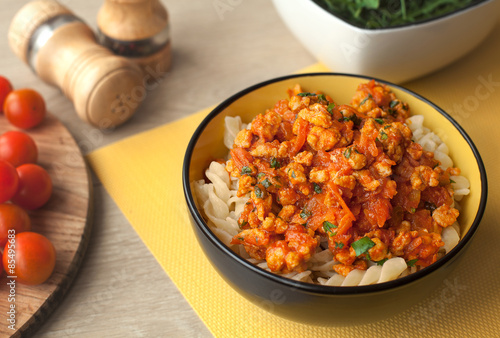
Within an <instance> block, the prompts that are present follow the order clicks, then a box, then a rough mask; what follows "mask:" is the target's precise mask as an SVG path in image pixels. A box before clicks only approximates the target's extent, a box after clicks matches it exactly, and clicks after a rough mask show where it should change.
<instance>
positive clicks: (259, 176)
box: [257, 173, 266, 179]
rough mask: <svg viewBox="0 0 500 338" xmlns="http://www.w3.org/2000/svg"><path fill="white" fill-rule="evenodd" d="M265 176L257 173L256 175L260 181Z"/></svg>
mask: <svg viewBox="0 0 500 338" xmlns="http://www.w3.org/2000/svg"><path fill="white" fill-rule="evenodd" d="M264 176H266V174H264V173H258V174H257V178H259V179H261V178H262V177H264Z"/></svg>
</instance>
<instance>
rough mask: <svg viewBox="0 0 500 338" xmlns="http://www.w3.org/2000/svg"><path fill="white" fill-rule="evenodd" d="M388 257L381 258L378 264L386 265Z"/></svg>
mask: <svg viewBox="0 0 500 338" xmlns="http://www.w3.org/2000/svg"><path fill="white" fill-rule="evenodd" d="M387 260H388V258H384V259H381V260H379V261H376V262H375V263H377V265H384V263H385V262H387Z"/></svg>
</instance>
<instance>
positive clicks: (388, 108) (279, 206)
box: [227, 80, 459, 276]
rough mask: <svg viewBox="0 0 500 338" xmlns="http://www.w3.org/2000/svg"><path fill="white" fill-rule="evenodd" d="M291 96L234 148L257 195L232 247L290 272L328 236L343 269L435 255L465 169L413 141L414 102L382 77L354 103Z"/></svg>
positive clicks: (454, 213) (243, 182) (296, 91)
mask: <svg viewBox="0 0 500 338" xmlns="http://www.w3.org/2000/svg"><path fill="white" fill-rule="evenodd" d="M288 94H289V99H288V100H280V101H279V102H277V103H276V105H275V106H274V107H273V108H272V109H269V110H268V111H266V112H265V113H263V114H260V115H258V116H257V117H256V118H255V119H254V120H253V121H252V123H251V128H250V129H244V130H242V131H240V133H239V134H238V135H237V137H236V139H235V142H234V146H233V149H231V152H230V154H231V159H230V160H229V161H228V163H227V168H228V171H229V172H230V174H231V175H232V176H234V177H238V178H239V189H238V195H239V196H243V195H245V194H250V199H249V200H248V202H247V204H246V206H245V208H244V211H243V212H242V214H241V216H240V218H239V221H238V224H239V225H240V228H241V232H240V233H239V234H238V235H236V236H235V237H234V238H233V240H232V244H241V245H243V246H244V247H245V249H246V251H247V252H248V254H249V255H250V256H251V257H253V258H256V259H265V260H266V261H267V264H268V267H269V268H270V269H271V270H272V271H274V272H283V273H287V272H291V271H299V272H300V271H303V270H305V269H307V262H308V260H309V259H310V258H311V256H312V255H313V254H314V253H315V252H316V250H317V248H318V246H319V245H320V243H322V242H323V243H328V247H329V249H330V250H331V251H332V253H333V256H334V260H335V261H337V262H338V264H336V265H334V270H335V271H336V272H338V273H339V274H341V275H343V276H346V275H347V274H348V273H349V272H351V271H352V270H353V269H362V270H364V269H366V268H367V267H368V265H367V262H368V261H369V260H371V261H375V262H383V261H385V260H386V259H389V258H392V257H403V258H404V259H405V260H406V261H408V262H409V261H411V262H412V264H415V265H416V266H418V267H425V266H428V265H430V264H432V263H433V262H435V261H436V259H437V253H438V250H439V248H440V247H441V246H443V242H442V241H441V231H442V229H443V228H444V227H448V226H450V225H451V224H453V223H454V222H455V221H456V218H457V217H458V210H457V209H455V208H453V207H452V206H451V205H452V202H453V198H452V196H453V191H452V189H451V183H450V178H449V176H450V173H452V174H457V173H458V172H459V171H458V169H456V168H450V169H448V170H442V169H441V168H440V167H439V166H438V165H439V162H438V161H437V160H435V159H434V158H433V154H432V153H431V152H426V151H424V150H423V149H422V147H421V146H420V145H418V144H417V143H414V142H413V141H412V133H411V130H410V129H409V128H408V126H407V125H406V124H405V120H406V119H407V118H408V117H409V115H410V108H409V106H408V104H406V103H405V102H402V101H400V100H398V99H397V98H396V96H395V94H394V93H393V92H392V91H391V90H390V89H389V88H388V87H387V86H385V85H383V84H380V83H377V82H375V81H373V80H372V81H370V82H368V83H363V84H360V85H359V86H358V88H357V91H356V92H355V95H354V97H353V99H352V101H351V104H350V105H345V104H340V103H337V102H334V101H333V100H332V99H331V98H330V97H328V96H326V95H324V94H321V93H320V92H314V93H310V92H304V91H303V90H302V88H301V87H300V86H299V85H297V86H295V88H293V89H291V90H289V93H288ZM326 239H327V241H326Z"/></svg>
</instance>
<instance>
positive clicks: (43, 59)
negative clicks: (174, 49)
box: [9, 0, 143, 128]
mask: <svg viewBox="0 0 500 338" xmlns="http://www.w3.org/2000/svg"><path fill="white" fill-rule="evenodd" d="M9 43H10V46H11V48H12V49H13V51H14V53H15V54H16V55H17V56H18V57H19V58H20V59H22V60H23V61H24V62H25V63H27V64H28V65H29V66H30V67H31V68H32V69H33V71H34V72H35V73H36V74H37V75H38V76H39V77H40V78H41V79H42V80H43V81H45V82H47V83H49V84H52V85H55V86H57V87H59V88H60V89H61V90H62V91H63V93H64V94H65V95H66V96H67V97H68V98H69V99H70V100H72V101H73V104H74V106H75V110H76V112H77V113H78V115H79V116H80V117H81V118H82V119H83V120H84V121H87V122H89V123H90V124H92V125H94V126H96V127H99V128H112V127H114V126H117V125H119V124H121V123H123V122H125V121H126V120H128V119H129V118H130V117H131V116H132V114H133V113H134V112H135V110H136V108H137V107H138V106H139V103H140V102H141V101H142V99H143V96H142V95H141V96H140V97H139V96H138V95H134V93H135V92H137V91H140V89H142V88H143V75H142V72H141V70H140V68H139V67H138V66H137V65H136V64H134V63H133V62H131V61H129V60H127V59H126V58H123V57H118V56H116V55H114V54H113V53H112V52H111V51H110V50H109V49H107V48H105V47H103V46H101V45H100V44H98V43H97V41H96V38H95V35H94V33H93V32H92V30H91V29H90V28H89V27H88V26H87V25H86V24H85V23H84V22H83V21H82V20H80V19H79V18H77V17H76V16H75V15H74V14H73V13H72V12H71V11H69V10H68V9H67V8H66V7H64V6H62V5H61V4H59V3H58V2H56V1H55V0H36V1H33V2H30V3H28V4H26V5H25V6H24V7H22V8H21V9H20V10H19V12H18V13H17V14H16V15H15V17H14V18H13V20H12V22H11V25H10V29H9Z"/></svg>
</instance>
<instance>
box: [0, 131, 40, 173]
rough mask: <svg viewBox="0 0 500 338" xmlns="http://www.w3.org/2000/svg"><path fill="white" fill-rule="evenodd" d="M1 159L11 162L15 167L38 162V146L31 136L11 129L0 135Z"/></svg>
mask: <svg viewBox="0 0 500 338" xmlns="http://www.w3.org/2000/svg"><path fill="white" fill-rule="evenodd" d="M0 159H2V160H6V161H8V162H10V164H12V165H13V166H14V167H19V166H20V165H21V164H25V163H36V161H37V159H38V148H37V146H36V144H35V141H33V139H32V138H31V136H29V135H28V134H26V133H23V132H22V131H16V130H11V131H8V132H5V133H3V134H2V135H0Z"/></svg>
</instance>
